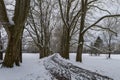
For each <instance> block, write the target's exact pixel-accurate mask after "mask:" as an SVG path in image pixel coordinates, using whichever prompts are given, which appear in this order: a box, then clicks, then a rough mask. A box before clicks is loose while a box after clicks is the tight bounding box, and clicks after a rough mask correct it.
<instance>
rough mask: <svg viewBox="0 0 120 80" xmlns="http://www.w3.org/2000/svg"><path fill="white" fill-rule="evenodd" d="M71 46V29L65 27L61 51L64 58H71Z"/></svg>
mask: <svg viewBox="0 0 120 80" xmlns="http://www.w3.org/2000/svg"><path fill="white" fill-rule="evenodd" d="M64 28H65V27H64ZM69 46H70V31H69V29H63V35H62V39H61V52H60V55H61V56H62V57H63V58H66V59H69Z"/></svg>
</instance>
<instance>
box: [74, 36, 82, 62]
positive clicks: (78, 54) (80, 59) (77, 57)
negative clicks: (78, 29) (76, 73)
mask: <svg viewBox="0 0 120 80" xmlns="http://www.w3.org/2000/svg"><path fill="white" fill-rule="evenodd" d="M79 36H80V38H79V41H78V48H77V55H76V61H80V62H82V51H83V44H84V39H83V35H79Z"/></svg>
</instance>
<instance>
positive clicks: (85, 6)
mask: <svg viewBox="0 0 120 80" xmlns="http://www.w3.org/2000/svg"><path fill="white" fill-rule="evenodd" d="M97 1H99V0H91V1H89V0H81V13H82V15H81V21H80V31H79V40H78V48H77V56H76V61H80V62H82V50H83V44H84V34H85V33H86V32H87V31H88V30H89V29H90V28H91V27H94V26H98V25H97V24H98V23H99V22H100V21H101V20H103V19H104V18H108V17H118V16H120V14H113V15H112V14H109V15H105V16H102V17H100V18H99V19H98V20H96V21H95V22H93V23H92V24H89V25H87V27H86V25H85V23H86V16H87V14H88V10H89V11H90V10H91V5H93V3H95V2H97ZM92 7H96V6H94V5H93V6H92ZM97 8H98V9H99V10H102V11H105V12H107V13H110V12H109V11H108V10H104V9H101V8H99V7H97ZM98 27H99V26H98Z"/></svg>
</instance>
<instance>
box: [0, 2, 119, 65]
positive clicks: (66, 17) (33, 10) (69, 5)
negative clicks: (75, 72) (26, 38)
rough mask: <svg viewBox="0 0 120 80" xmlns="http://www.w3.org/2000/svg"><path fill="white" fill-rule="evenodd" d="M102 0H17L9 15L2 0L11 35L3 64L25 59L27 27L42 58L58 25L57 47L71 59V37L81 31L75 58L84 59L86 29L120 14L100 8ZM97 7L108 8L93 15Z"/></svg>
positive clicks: (0, 17) (1, 16)
mask: <svg viewBox="0 0 120 80" xmlns="http://www.w3.org/2000/svg"><path fill="white" fill-rule="evenodd" d="M103 4H104V1H103V2H102V1H101V0H32V1H31V5H30V0H15V6H14V7H15V9H14V11H13V17H12V19H9V15H7V14H8V13H9V12H8V11H7V9H6V5H5V2H4V0H1V1H0V8H1V10H0V23H1V25H3V27H4V28H5V30H6V32H7V35H8V45H7V49H6V54H5V58H4V61H3V65H2V66H3V67H13V65H14V64H15V65H17V66H19V65H20V64H19V62H22V52H21V51H22V48H21V47H22V36H23V31H24V29H26V30H27V31H28V33H29V35H30V36H31V38H32V39H33V41H34V43H35V45H36V46H37V48H38V50H39V53H40V56H39V58H43V57H46V56H49V55H50V54H51V53H52V52H51V49H52V48H51V44H52V45H53V44H54V42H52V40H53V39H54V33H57V32H55V31H56V29H60V30H59V32H58V33H59V35H58V36H57V38H59V39H56V40H58V43H59V45H58V46H57V47H59V51H60V54H61V56H62V57H64V58H66V59H69V50H70V46H71V40H72V38H73V35H75V34H76V33H78V34H77V36H76V37H77V51H76V52H77V55H76V61H79V62H82V51H83V45H84V37H85V34H86V32H87V31H88V30H89V29H91V28H92V27H95V26H96V27H99V28H102V29H103V27H101V26H100V25H99V22H100V21H102V20H103V19H105V18H108V17H115V18H116V17H119V16H120V14H117V13H116V14H112V13H111V12H110V11H109V10H106V9H104V8H101V6H102V5H103ZM99 5H100V6H99ZM95 10H96V11H95ZM97 11H102V12H106V14H105V15H101V16H100V17H98V16H93V15H95V14H96V13H95V12H97ZM27 15H28V18H27ZM99 15H100V14H99ZM94 17H96V18H95V19H94ZM97 17H98V18H97ZM93 19H94V20H93ZM25 23H26V24H25ZM108 31H111V30H108ZM53 41H54V40H53ZM53 48H55V47H53Z"/></svg>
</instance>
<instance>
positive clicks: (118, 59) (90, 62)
mask: <svg viewBox="0 0 120 80" xmlns="http://www.w3.org/2000/svg"><path fill="white" fill-rule="evenodd" d="M38 57H39V55H38V54H28V53H26V54H23V63H22V64H21V66H20V67H14V68H10V69H8V68H0V80H51V75H50V74H49V73H48V71H47V70H45V68H44V66H43V61H44V60H45V59H46V58H45V59H42V60H39V59H38ZM70 59H71V61H69V62H72V63H73V64H75V65H77V66H80V67H82V68H84V69H88V70H91V71H94V72H97V73H101V74H102V75H106V76H109V77H111V78H113V79H114V80H120V69H119V68H120V55H112V59H106V55H101V56H89V55H88V54H84V55H83V63H79V62H75V53H71V54H70Z"/></svg>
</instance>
